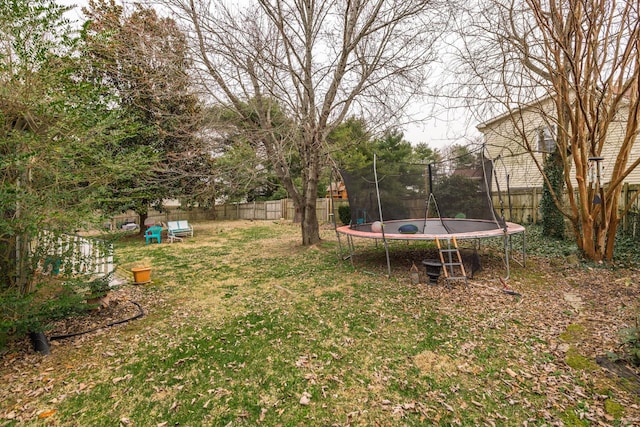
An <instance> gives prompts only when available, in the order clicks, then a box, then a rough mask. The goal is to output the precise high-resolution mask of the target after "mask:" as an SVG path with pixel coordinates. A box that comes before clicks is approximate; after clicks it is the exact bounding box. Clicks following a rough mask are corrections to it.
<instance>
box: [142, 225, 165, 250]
mask: <svg viewBox="0 0 640 427" xmlns="http://www.w3.org/2000/svg"><path fill="white" fill-rule="evenodd" d="M144 239H145V244H147V245H148V244H149V242H150V241H151V242H152V243H153V239H156V240H157V241H158V243H162V227H160V226H159V225H154V226H151V227H149V228H148V229H147V231H146V232H145V233H144Z"/></svg>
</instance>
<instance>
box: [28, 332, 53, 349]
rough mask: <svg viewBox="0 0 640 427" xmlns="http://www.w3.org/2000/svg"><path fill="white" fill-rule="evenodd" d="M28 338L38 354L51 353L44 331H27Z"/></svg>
mask: <svg viewBox="0 0 640 427" xmlns="http://www.w3.org/2000/svg"><path fill="white" fill-rule="evenodd" d="M29 338H30V339H31V344H33V349H34V350H35V351H37V352H38V353H40V354H51V350H49V341H48V340H47V336H46V335H45V334H44V332H29Z"/></svg>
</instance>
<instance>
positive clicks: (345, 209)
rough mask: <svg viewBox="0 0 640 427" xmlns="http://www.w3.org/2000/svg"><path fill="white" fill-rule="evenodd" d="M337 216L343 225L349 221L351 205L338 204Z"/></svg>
mask: <svg viewBox="0 0 640 427" xmlns="http://www.w3.org/2000/svg"><path fill="white" fill-rule="evenodd" d="M338 217H339V218H340V221H341V222H342V223H343V224H344V225H349V224H350V223H351V207H350V206H349V205H340V206H338Z"/></svg>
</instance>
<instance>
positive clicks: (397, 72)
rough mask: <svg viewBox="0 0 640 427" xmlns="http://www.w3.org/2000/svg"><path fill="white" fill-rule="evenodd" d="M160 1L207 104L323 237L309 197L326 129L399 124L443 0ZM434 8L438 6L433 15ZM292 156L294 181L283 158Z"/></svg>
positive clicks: (418, 85) (419, 80) (420, 86)
mask: <svg viewBox="0 0 640 427" xmlns="http://www.w3.org/2000/svg"><path fill="white" fill-rule="evenodd" d="M437 1H438V0H434V1H424V0H403V1H400V0H393V1H389V0H371V1H369V0H361V1H343V2H336V1H331V0H320V1H312V0H258V1H257V2H251V4H250V5H247V7H245V8H241V7H235V8H230V7H227V6H226V4H227V2H224V1H222V0H217V1H216V0H164V1H163V3H164V4H165V5H166V6H167V7H170V8H171V9H172V10H173V12H174V14H175V15H174V16H179V18H180V19H181V20H182V22H183V23H184V24H186V26H187V28H186V31H188V32H189V33H190V35H191V37H192V39H193V41H194V48H195V49H196V52H197V54H196V56H197V58H198V60H199V61H200V66H201V72H202V73H201V76H200V77H201V81H202V83H203V86H204V88H205V89H206V90H207V95H208V96H209V97H210V99H211V100H212V102H215V103H218V104H220V105H224V106H226V107H227V108H229V109H231V110H233V111H234V112H235V113H236V114H237V115H238V116H239V117H240V118H242V121H243V122H244V125H243V126H244V131H245V136H246V139H247V140H250V141H253V143H254V144H255V146H260V147H261V149H263V150H264V152H265V153H266V154H267V156H268V158H269V160H270V162H271V164H272V165H273V168H274V170H275V172H276V174H277V175H278V178H279V179H280V181H281V182H282V184H283V185H284V186H285V187H286V190H287V192H288V193H289V196H290V197H291V198H292V199H293V202H294V204H295V206H296V208H297V210H298V213H299V215H300V218H301V228H302V244H303V245H312V244H315V243H317V242H318V241H319V240H320V234H319V226H318V220H317V216H316V197H317V188H318V181H319V176H320V172H321V168H322V166H323V165H324V164H325V161H326V156H327V153H328V147H327V135H328V134H329V133H330V132H331V130H332V129H334V128H335V127H336V126H337V125H338V124H339V123H341V122H342V121H343V120H344V119H345V117H347V115H348V114H349V115H355V116H360V117H363V118H365V119H366V120H367V122H368V123H373V122H374V121H375V122H376V123H385V124H386V125H387V126H385V127H388V125H391V124H394V123H396V122H397V121H398V120H399V119H400V118H401V117H402V116H403V113H404V111H406V108H405V107H407V105H409V104H410V103H411V102H414V101H416V100H417V97H418V96H420V95H422V94H423V92H424V89H425V79H426V77H427V71H428V70H427V66H428V65H429V64H430V63H431V62H432V61H433V60H434V52H433V45H434V41H435V40H436V39H437V38H438V37H439V35H440V34H441V28H440V25H441V24H440V23H441V22H445V21H446V20H444V19H442V18H443V17H442V14H443V13H444V12H442V10H443V6H445V5H446V4H447V3H448V2H447V1H446V0H443V1H442V2H441V4H438V3H437ZM436 11H438V12H436ZM291 153H295V155H296V158H297V159H299V162H300V165H299V168H300V170H301V174H302V186H301V188H298V187H297V186H296V185H294V181H293V179H292V174H291V170H290V162H289V160H290V158H291V157H290V155H291Z"/></svg>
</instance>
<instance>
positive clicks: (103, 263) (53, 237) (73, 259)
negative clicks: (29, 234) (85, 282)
mask: <svg viewBox="0 0 640 427" xmlns="http://www.w3.org/2000/svg"><path fill="white" fill-rule="evenodd" d="M31 254H32V257H34V259H35V260H36V261H37V262H38V263H39V264H40V265H39V266H40V267H41V268H42V271H43V272H45V273H52V274H64V275H80V274H91V275H96V276H106V275H108V274H111V273H113V272H114V271H115V265H114V261H113V244H111V243H110V242H106V241H104V240H100V239H94V238H89V237H82V236H78V235H74V234H58V233H52V232H50V231H41V232H40V233H39V235H38V237H37V238H36V239H35V240H34V241H32V242H31Z"/></svg>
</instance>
